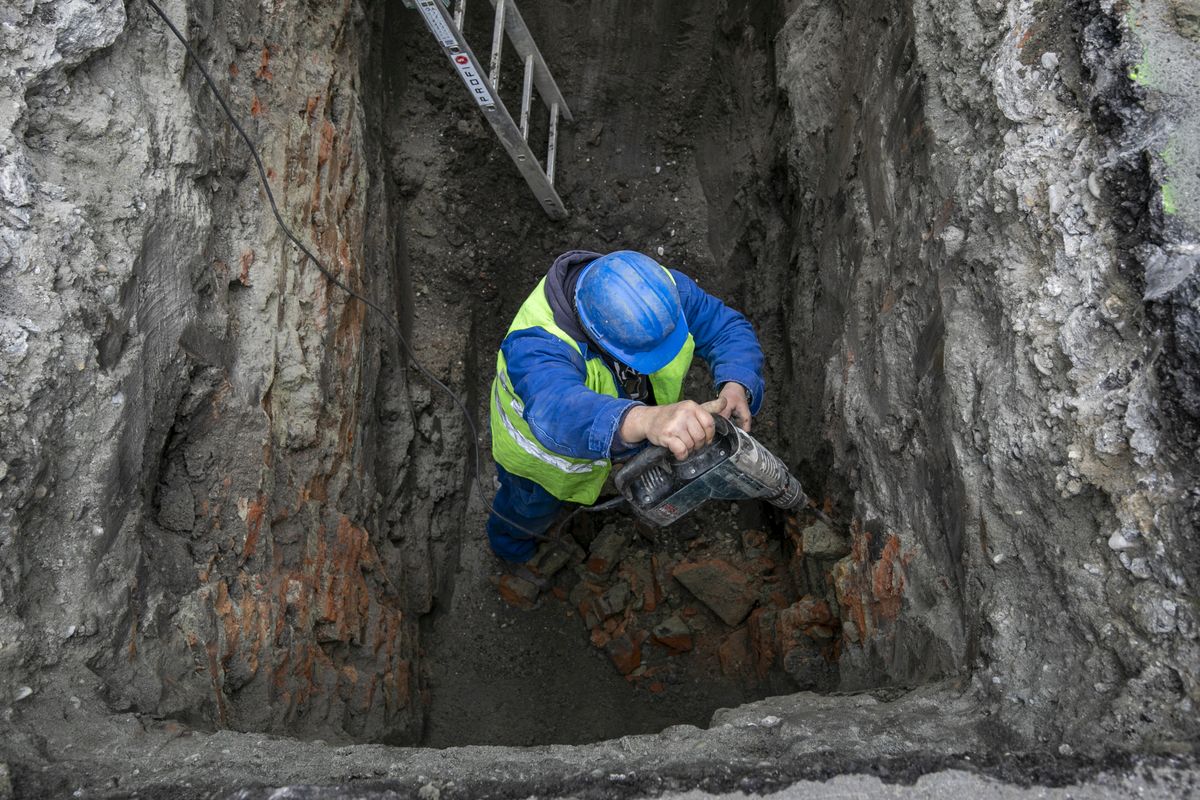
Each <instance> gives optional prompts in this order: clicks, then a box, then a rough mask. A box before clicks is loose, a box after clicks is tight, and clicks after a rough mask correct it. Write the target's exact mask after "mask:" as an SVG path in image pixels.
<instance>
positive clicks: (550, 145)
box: [546, 103, 558, 186]
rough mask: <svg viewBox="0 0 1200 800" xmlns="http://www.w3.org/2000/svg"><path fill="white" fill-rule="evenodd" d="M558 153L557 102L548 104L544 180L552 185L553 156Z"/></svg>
mask: <svg viewBox="0 0 1200 800" xmlns="http://www.w3.org/2000/svg"><path fill="white" fill-rule="evenodd" d="M557 155H558V103H554V104H552V105H551V106H550V140H549V141H548V142H547V143H546V180H548V181H550V185H551V186H553V185H554V158H555V156H557Z"/></svg>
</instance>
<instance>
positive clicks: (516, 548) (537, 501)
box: [487, 464, 563, 564]
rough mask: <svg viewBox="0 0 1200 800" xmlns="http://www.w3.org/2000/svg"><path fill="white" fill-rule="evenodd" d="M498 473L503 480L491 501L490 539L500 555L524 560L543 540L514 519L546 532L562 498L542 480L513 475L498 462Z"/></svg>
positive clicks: (516, 561)
mask: <svg viewBox="0 0 1200 800" xmlns="http://www.w3.org/2000/svg"><path fill="white" fill-rule="evenodd" d="M496 477H497V478H499V480H500V490H499V491H497V492H496V499H494V500H493V501H492V514H491V516H489V517H488V521H487V535H488V543H489V544H491V546H492V552H493V553H495V554H496V555H497V556H499V557H500V558H502V559H504V560H505V561H510V562H512V563H514V564H521V563H524V562H526V561H528V560H529V559H531V558H533V554H534V552H535V551H536V550H537V546H538V542H539V541H540V540H539V539H535V538H533V537H531V536H530V535H529V533H525V532H523V531H521V530H518V529H517V528H515V527H514V525H513V524H511V523H515V524H516V525H519V526H521V527H522V528H524V529H525V530H526V531H529V532H530V533H535V534H538V535H543V534H545V533H546V531H548V530H550V526H551V525H553V524H554V518H555V517H556V516H558V512H559V511H560V510H561V509H562V507H563V501H562V500H559V499H558V498H557V497H555V496H554V495H552V494H550V493H549V492H548V491H546V490H545V489H543V488H542V486H541V485H540V484H537V483H534V482H533V481H531V480H529V479H528V478H522V477H521V476H520V475H513V474H512V473H511V472H509V471H508V470H506V469H505V468H504V467H502V466H500V465H499V464H497V465H496ZM501 517H503V519H501ZM506 520H507V521H506Z"/></svg>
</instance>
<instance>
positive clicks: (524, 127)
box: [521, 53, 533, 141]
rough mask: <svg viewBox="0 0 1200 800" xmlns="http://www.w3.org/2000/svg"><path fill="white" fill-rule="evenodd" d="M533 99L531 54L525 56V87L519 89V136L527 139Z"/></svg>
mask: <svg viewBox="0 0 1200 800" xmlns="http://www.w3.org/2000/svg"><path fill="white" fill-rule="evenodd" d="M532 99H533V53H530V54H529V55H527V56H525V86H524V88H522V89H521V136H522V138H524V139H525V140H526V141H528V139H529V103H530V101H531V100H532Z"/></svg>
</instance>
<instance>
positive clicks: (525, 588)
mask: <svg viewBox="0 0 1200 800" xmlns="http://www.w3.org/2000/svg"><path fill="white" fill-rule="evenodd" d="M497 588H498V589H499V590H500V598H501V599H502V600H504V602H506V603H508V604H509V605H510V606H513V607H514V608H523V609H530V608H533V604H534V603H535V602H537V596H538V588H537V587H536V586H534V585H533V584H532V583H530V582H529V581H527V580H524V579H522V578H518V577H516V576H515V575H502V576H501V577H500V582H499V583H498V584H497Z"/></svg>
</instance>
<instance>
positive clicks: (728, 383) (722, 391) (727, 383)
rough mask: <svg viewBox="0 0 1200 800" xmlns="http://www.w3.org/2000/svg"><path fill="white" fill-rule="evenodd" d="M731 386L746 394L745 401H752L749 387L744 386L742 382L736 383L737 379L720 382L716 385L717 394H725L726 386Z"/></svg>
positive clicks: (752, 397)
mask: <svg viewBox="0 0 1200 800" xmlns="http://www.w3.org/2000/svg"><path fill="white" fill-rule="evenodd" d="M731 387H732V388H736V389H741V390H742V392H743V393H744V394H745V395H746V402H747V403H752V402H754V395H753V393H751V391H750V387H748V386H746V385H745V384H743V383H738V382H737V381H725V382H724V383H722V384H721V385H720V386H718V387H717V394H718V395H722V394H725V390H726V389H727V388H731Z"/></svg>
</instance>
